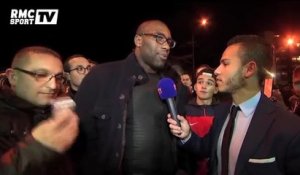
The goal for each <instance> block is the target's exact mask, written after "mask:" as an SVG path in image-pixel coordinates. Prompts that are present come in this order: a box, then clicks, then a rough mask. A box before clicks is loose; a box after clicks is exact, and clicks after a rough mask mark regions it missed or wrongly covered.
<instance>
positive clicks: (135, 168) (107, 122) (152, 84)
mask: <svg viewBox="0 0 300 175" xmlns="http://www.w3.org/2000/svg"><path fill="white" fill-rule="evenodd" d="M134 44H135V49H134V51H133V52H132V53H130V54H129V55H128V57H127V58H126V59H125V60H122V61H117V62H110V63H105V64H100V65H97V66H95V67H94V68H93V69H92V70H91V72H90V73H89V74H88V75H87V76H86V77H85V79H84V80H83V82H82V84H81V86H80V88H79V90H78V92H77V94H76V97H75V101H76V104H77V110H76V111H77V112H78V115H79V117H80V121H81V132H80V137H79V140H78V142H77V144H76V146H75V147H74V150H77V149H78V151H74V152H75V153H76V152H79V153H80V155H79V156H78V158H77V160H79V162H78V165H79V172H80V174H89V175H96V174H97V175H99V174H124V175H131V174H155V175H169V174H174V173H175V171H176V143H175V142H174V141H175V140H174V137H172V134H171V133H170V131H169V127H168V123H167V122H166V120H165V119H164V118H165V116H166V114H167V113H168V109H167V105H166V104H165V103H164V102H163V101H161V99H160V98H159V95H158V92H157V83H158V82H159V80H160V79H161V78H162V76H163V75H162V74H164V73H163V72H164V68H165V66H166V62H167V59H168V56H169V54H170V50H171V49H172V48H174V47H175V44H176V43H175V41H174V40H173V39H172V37H171V32H170V30H169V28H168V27H167V25H166V24H165V23H163V22H162V21H159V20H149V21H145V22H143V23H142V24H141V25H140V26H139V27H138V29H137V31H136V34H135V36H134ZM178 99H179V97H178V96H177V99H176V100H178Z"/></svg>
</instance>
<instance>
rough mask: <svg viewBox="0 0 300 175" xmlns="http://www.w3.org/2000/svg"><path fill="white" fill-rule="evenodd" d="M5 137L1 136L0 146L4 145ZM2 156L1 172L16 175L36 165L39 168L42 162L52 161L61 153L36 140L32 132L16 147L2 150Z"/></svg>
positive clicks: (29, 170)
mask: <svg viewBox="0 0 300 175" xmlns="http://www.w3.org/2000/svg"><path fill="white" fill-rule="evenodd" d="M4 144H5V141H4V138H0V147H1V149H2V148H3V147H4ZM2 151H3V150H1V158H0V174H1V175H14V174H26V173H27V172H31V171H32V170H33V169H34V168H35V167H36V168H39V167H40V166H41V164H43V163H45V162H48V161H51V160H52V159H53V158H55V157H56V156H58V155H59V153H56V152H54V151H52V150H50V149H49V148H47V147H45V146H43V145H42V144H41V143H39V142H38V141H36V140H35V139H34V138H33V137H32V135H31V134H28V135H26V136H25V138H24V139H23V140H22V141H20V142H18V143H17V144H16V145H15V146H14V147H11V148H10V149H8V150H5V151H4V152H2Z"/></svg>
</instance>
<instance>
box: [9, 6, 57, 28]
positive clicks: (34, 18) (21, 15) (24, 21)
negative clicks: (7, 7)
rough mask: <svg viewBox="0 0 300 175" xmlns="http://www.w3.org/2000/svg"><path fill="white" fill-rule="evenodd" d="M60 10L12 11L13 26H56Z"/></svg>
mask: <svg viewBox="0 0 300 175" xmlns="http://www.w3.org/2000/svg"><path fill="white" fill-rule="evenodd" d="M57 19H58V9H11V13H10V24H11V25H56V24H57Z"/></svg>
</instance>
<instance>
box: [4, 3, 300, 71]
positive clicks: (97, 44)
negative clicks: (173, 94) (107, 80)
mask: <svg viewBox="0 0 300 175" xmlns="http://www.w3.org/2000/svg"><path fill="white" fill-rule="evenodd" d="M145 4H148V5H145ZM41 8H44V9H49V8H55V9H59V14H58V24H57V25H46V26H41V25H10V24H9V20H10V12H11V9H41ZM299 8H300V3H299V2H276V3H274V2H268V3H262V2H260V3H259V2H257V3H254V2H248V3H247V2H243V3H236V2H226V3H218V2H203V1H202V2H185V1H176V2H175V0H174V1H173V2H168V3H166V2H164V3H162V1H161V2H160V1H143V2H140V3H128V4H126V5H125V4H124V3H121V4H120V3H116V2H115V3H112V2H109V4H108V5H107V4H102V5H96V3H89V2H87V1H82V2H81V3H72V4H70V5H68V6H63V5H61V4H58V3H53V2H49V1H48V2H40V3H39V4H34V3H29V2H26V3H25V2H23V3H17V2H14V3H11V5H7V6H3V7H1V12H0V27H1V31H2V32H1V36H2V37H1V49H0V50H1V59H0V63H1V64H0V65H1V66H0V68H1V70H3V69H5V68H7V67H8V66H9V65H10V62H11V59H12V57H13V55H14V53H15V52H16V51H17V50H18V49H20V48H22V47H24V46H29V45H44V46H48V47H50V48H53V49H54V50H56V51H58V52H59V53H60V54H61V55H62V56H63V57H64V58H65V57H67V56H69V55H71V54H75V53H80V54H84V55H86V56H88V57H90V58H91V59H93V60H95V61H97V62H99V63H103V62H108V61H113V60H121V59H124V58H125V57H126V56H127V55H128V54H129V53H130V52H131V50H132V48H133V37H134V34H135V30H136V28H137V26H138V24H140V23H141V22H142V21H144V20H147V19H161V20H163V21H164V22H166V23H167V24H168V25H169V27H170V29H171V31H172V36H173V38H174V39H175V40H176V41H177V46H176V48H174V49H173V50H172V52H171V56H170V59H171V61H178V59H180V58H181V62H182V64H183V65H185V66H186V65H188V66H187V67H188V68H189V66H191V63H192V59H191V58H192V57H191V54H192V42H191V38H192V35H194V37H195V43H196V44H195V65H199V64H209V65H211V66H212V67H216V66H217V65H218V62H219V58H220V56H221V54H222V51H223V49H224V48H225V46H226V42H227V40H228V39H230V38H231V37H233V36H234V35H237V34H263V33H264V32H265V31H273V32H274V34H280V36H285V35H287V34H289V33H292V34H295V35H297V34H298V33H299V34H300V32H299V27H300V10H299ZM202 16H205V17H208V18H209V21H210V22H209V25H208V26H207V27H206V28H201V27H200V26H199V25H198V24H197V20H198V19H200V17H202Z"/></svg>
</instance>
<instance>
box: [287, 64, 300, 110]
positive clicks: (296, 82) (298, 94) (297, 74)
mask: <svg viewBox="0 0 300 175" xmlns="http://www.w3.org/2000/svg"><path fill="white" fill-rule="evenodd" d="M292 83H293V90H292V91H293V93H294V95H292V96H291V97H290V98H289V107H290V110H291V111H292V112H293V113H295V114H297V115H298V116H300V66H297V67H296V68H295V69H294V70H293V77H292Z"/></svg>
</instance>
